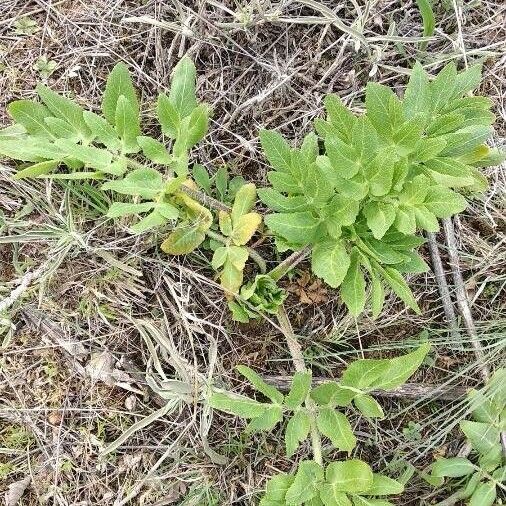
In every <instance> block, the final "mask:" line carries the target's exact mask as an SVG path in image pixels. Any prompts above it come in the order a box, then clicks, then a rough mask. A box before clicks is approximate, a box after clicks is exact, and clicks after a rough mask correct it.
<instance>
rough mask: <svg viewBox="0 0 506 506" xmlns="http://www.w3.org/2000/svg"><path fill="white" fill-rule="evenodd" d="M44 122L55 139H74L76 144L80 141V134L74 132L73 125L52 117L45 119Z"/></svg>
mask: <svg viewBox="0 0 506 506" xmlns="http://www.w3.org/2000/svg"><path fill="white" fill-rule="evenodd" d="M44 121H45V122H46V125H47V126H48V127H49V129H50V130H51V132H52V134H53V135H54V136H55V137H60V138H63V139H72V140H73V141H74V142H77V141H78V140H79V139H80V137H79V134H78V132H77V131H76V130H74V128H73V127H72V125H70V124H69V123H67V122H66V121H65V120H63V119H60V118H53V117H52V116H50V117H48V118H44Z"/></svg>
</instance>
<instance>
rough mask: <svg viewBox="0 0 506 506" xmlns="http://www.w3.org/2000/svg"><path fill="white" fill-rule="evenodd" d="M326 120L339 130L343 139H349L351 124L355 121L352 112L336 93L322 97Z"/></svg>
mask: <svg viewBox="0 0 506 506" xmlns="http://www.w3.org/2000/svg"><path fill="white" fill-rule="evenodd" d="M324 104H325V109H326V111H327V120H328V121H329V122H330V124H331V125H332V126H333V127H334V128H335V129H336V130H337V131H338V132H339V134H340V137H341V138H342V139H344V140H346V139H350V138H351V137H350V134H351V131H352V128H353V125H354V123H355V121H356V118H355V116H354V115H353V113H352V112H351V111H350V110H349V109H348V108H347V107H346V106H344V104H343V103H342V102H341V99H340V98H339V97H338V96H337V95H327V96H326V97H325V99H324Z"/></svg>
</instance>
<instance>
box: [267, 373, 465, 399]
mask: <svg viewBox="0 0 506 506" xmlns="http://www.w3.org/2000/svg"><path fill="white" fill-rule="evenodd" d="M263 379H264V380H265V381H266V383H269V384H270V385H272V386H275V387H276V388H277V389H279V390H281V391H287V390H288V389H289V388H290V382H291V377H290V376H263ZM328 381H331V380H330V379H329V378H323V377H315V378H313V388H314V387H316V386H318V385H321V384H322V383H326V382H328ZM467 390H468V389H467V388H466V387H459V386H448V385H424V384H421V383H405V384H404V385H402V386H401V387H399V388H396V389H394V390H390V391H385V390H373V391H372V392H371V393H372V395H376V396H378V397H385V398H391V399H430V400H436V399H437V400H441V401H457V400H459V399H462V398H463V397H465V395H466V393H467Z"/></svg>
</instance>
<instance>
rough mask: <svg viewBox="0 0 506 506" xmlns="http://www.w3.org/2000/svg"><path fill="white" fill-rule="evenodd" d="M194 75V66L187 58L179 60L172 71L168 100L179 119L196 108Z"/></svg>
mask: <svg viewBox="0 0 506 506" xmlns="http://www.w3.org/2000/svg"><path fill="white" fill-rule="evenodd" d="M196 74H197V72H196V69H195V65H194V64H193V62H192V61H191V59H190V58H189V57H188V56H185V57H183V58H182V59H181V60H179V62H178V64H177V65H176V66H175V67H174V70H173V71H172V76H171V85H170V93H169V99H170V101H171V103H172V105H173V106H174V108H175V110H176V111H177V113H178V114H179V117H180V118H181V119H182V118H185V117H186V116H189V115H190V114H191V113H192V112H193V110H194V109H195V108H196V107H197V99H196V96H195V81H196Z"/></svg>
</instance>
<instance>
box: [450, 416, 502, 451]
mask: <svg viewBox="0 0 506 506" xmlns="http://www.w3.org/2000/svg"><path fill="white" fill-rule="evenodd" d="M460 429H461V430H462V432H463V433H464V434H465V435H466V437H467V439H469V442H470V443H471V446H472V447H473V449H474V450H476V451H477V452H479V453H480V454H481V455H488V454H493V453H494V452H497V448H498V447H500V443H499V438H500V432H499V429H498V428H496V427H494V426H493V425H490V424H488V423H482V422H472V421H470V420H462V421H461V422H460Z"/></svg>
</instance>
